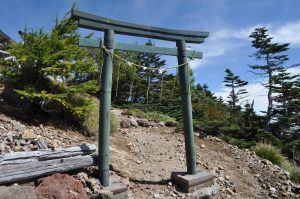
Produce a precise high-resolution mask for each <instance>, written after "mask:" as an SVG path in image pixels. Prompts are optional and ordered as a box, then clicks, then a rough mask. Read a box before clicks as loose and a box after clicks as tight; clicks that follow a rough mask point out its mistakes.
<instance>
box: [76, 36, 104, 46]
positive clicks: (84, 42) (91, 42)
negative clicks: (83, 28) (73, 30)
mask: <svg viewBox="0 0 300 199" xmlns="http://www.w3.org/2000/svg"><path fill="white" fill-rule="evenodd" d="M78 44H79V46H83V47H92V48H100V47H101V46H102V40H101V39H90V38H82V37H81V38H79V43H78Z"/></svg>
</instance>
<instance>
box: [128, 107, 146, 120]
mask: <svg viewBox="0 0 300 199" xmlns="http://www.w3.org/2000/svg"><path fill="white" fill-rule="evenodd" d="M128 115H132V116H133V117H138V118H145V113H144V112H143V111H141V110H140V109H137V108H130V109H128Z"/></svg>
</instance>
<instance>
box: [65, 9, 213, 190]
mask: <svg viewBox="0 0 300 199" xmlns="http://www.w3.org/2000/svg"><path fill="white" fill-rule="evenodd" d="M71 13H72V14H71V18H72V19H75V20H77V21H78V26H79V27H81V28H86V29H91V30H98V31H104V42H103V44H102V41H101V40H93V39H87V38H80V41H79V45H81V46H85V47H96V48H100V47H101V46H102V45H104V46H105V48H106V50H108V51H109V52H110V53H108V52H106V53H105V56H104V63H103V69H102V70H103V72H102V76H101V89H100V120H99V167H98V168H99V175H100V176H99V177H100V182H101V184H102V185H103V186H105V187H106V186H109V134H110V108H111V86H112V59H113V57H112V56H110V55H111V54H112V53H113V51H114V49H118V50H127V51H135V52H146V53H155V54H164V55H173V56H177V57H178V65H183V66H181V67H179V76H180V85H181V93H182V106H183V122H184V137H185V151H186V162H187V172H185V174H188V175H189V176H193V175H197V169H196V156H195V148H194V133H193V117H192V104H191V93H190V89H189V88H190V85H189V79H188V64H187V58H188V57H193V58H198V59H201V58H202V53H201V52H194V51H189V50H186V43H197V44H199V43H203V42H204V40H205V38H206V37H208V35H209V33H208V32H202V31H185V30H175V29H165V28H158V27H152V26H145V25H139V24H134V23H128V22H124V21H118V20H114V19H109V18H105V17H101V16H96V15H93V14H90V13H85V12H82V11H79V10H75V9H73V10H72V12H71ZM115 33H116V34H122V35H130V36H138V37H147V38H154V39H160V40H167V41H174V42H176V46H177V49H176V48H165V47H155V46H142V45H134V44H124V43H115V41H114V35H115ZM177 174H178V173H177ZM201 175H202V176H200V177H203V173H202V174H201ZM173 177H174V176H173V174H172V178H173ZM179 178H180V177H179ZM183 178H184V177H183ZM176 179H178V176H177V177H174V180H176ZM209 179H211V176H209V175H206V176H205V177H204V178H202V179H200V180H199V179H198V180H197V179H196V181H197V182H196V184H197V183H198V184H199V183H200V181H201V180H202V181H201V183H203V182H207V181H208V180H209ZM184 180H187V181H188V179H179V181H184ZM193 183H194V184H195V182H193ZM184 186H185V185H184ZM187 186H188V185H187ZM187 189H189V187H187Z"/></svg>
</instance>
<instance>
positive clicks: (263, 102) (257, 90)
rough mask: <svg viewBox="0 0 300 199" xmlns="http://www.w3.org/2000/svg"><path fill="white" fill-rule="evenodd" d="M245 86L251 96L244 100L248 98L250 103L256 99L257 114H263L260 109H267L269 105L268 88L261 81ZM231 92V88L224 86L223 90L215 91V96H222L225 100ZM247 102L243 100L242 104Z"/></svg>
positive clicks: (255, 108)
mask: <svg viewBox="0 0 300 199" xmlns="http://www.w3.org/2000/svg"><path fill="white" fill-rule="evenodd" d="M244 88H245V89H246V90H247V91H248V95H249V97H247V98H246V99H243V100H248V102H249V103H251V102H252V100H254V110H255V111H256V113H257V114H261V112H260V111H266V110H267V106H268V99H267V89H266V88H265V87H263V86H262V85H261V84H260V83H253V84H248V85H247V86H245V87H244ZM229 92H230V89H229V88H227V87H223V89H222V90H221V91H219V92H215V96H218V97H219V96H221V97H222V98H223V99H224V100H226V99H227V96H228V95H229ZM245 103H246V101H245V102H242V104H241V105H242V106H243V105H245Z"/></svg>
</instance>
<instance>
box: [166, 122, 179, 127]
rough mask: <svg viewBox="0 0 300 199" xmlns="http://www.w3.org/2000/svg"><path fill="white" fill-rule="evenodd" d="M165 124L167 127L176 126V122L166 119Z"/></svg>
mask: <svg viewBox="0 0 300 199" xmlns="http://www.w3.org/2000/svg"><path fill="white" fill-rule="evenodd" d="M165 125H166V126H167V127H177V122H173V121H167V122H166V123H165Z"/></svg>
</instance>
